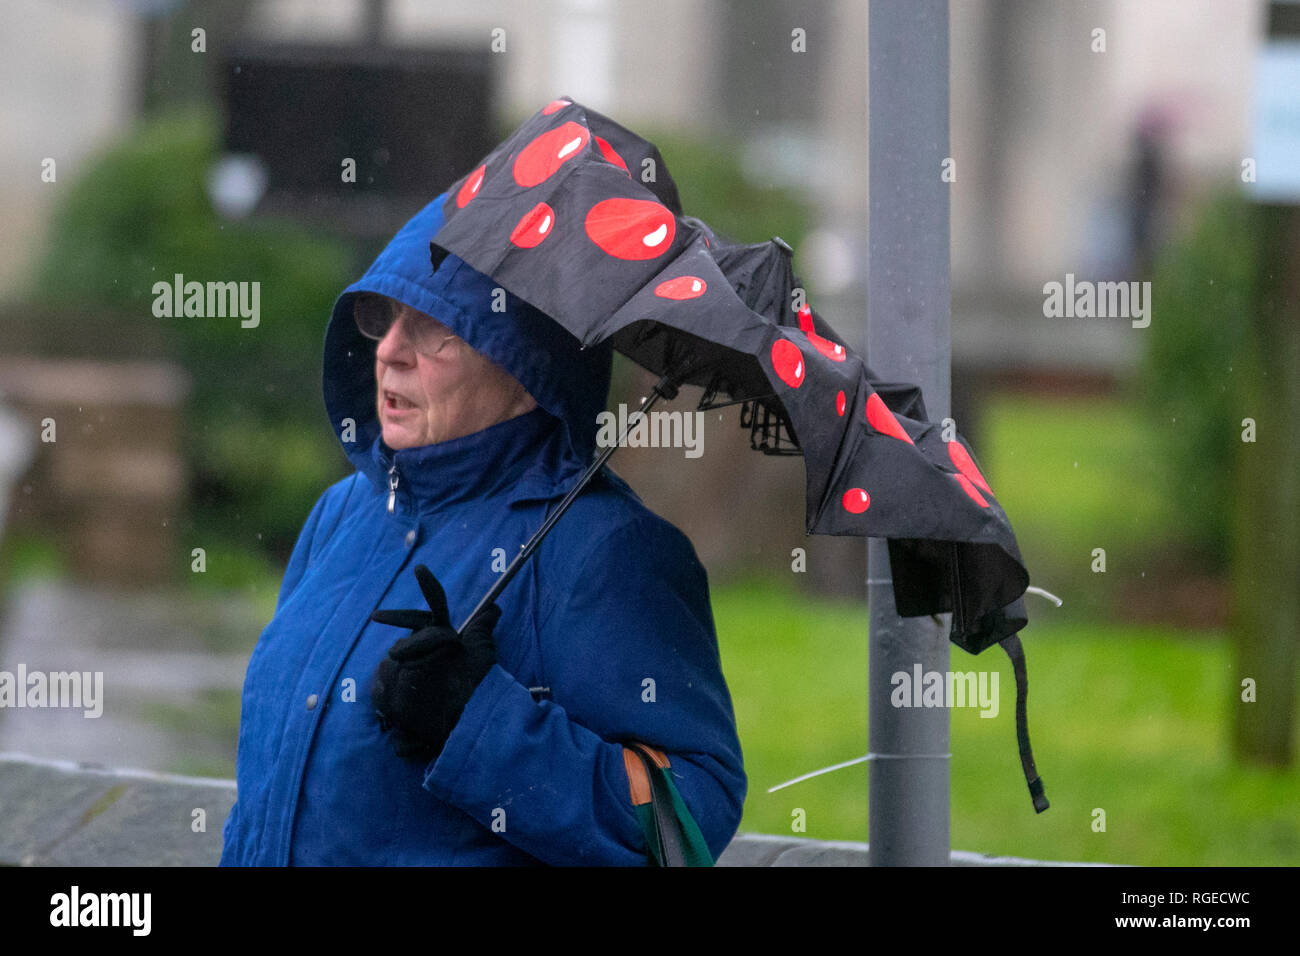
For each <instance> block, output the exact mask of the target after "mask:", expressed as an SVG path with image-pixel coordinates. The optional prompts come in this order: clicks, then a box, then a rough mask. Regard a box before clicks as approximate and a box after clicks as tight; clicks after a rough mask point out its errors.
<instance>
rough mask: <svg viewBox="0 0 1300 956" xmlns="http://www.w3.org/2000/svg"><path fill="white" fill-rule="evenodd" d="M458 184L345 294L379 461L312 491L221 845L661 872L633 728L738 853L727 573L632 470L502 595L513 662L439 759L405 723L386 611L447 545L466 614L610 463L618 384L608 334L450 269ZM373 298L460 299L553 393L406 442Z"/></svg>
mask: <svg viewBox="0 0 1300 956" xmlns="http://www.w3.org/2000/svg"><path fill="white" fill-rule="evenodd" d="M444 200H445V196H440V197H438V198H437V199H435V200H434V201H433V202H431V203H430V204H429V205H428V206H426V207H425V208H424V209H423V210H422V211H421V212H420V213H419V214H417V215H416V216H415V217H414V218H413V219H412V220H411V221H410V222H409V223H407V225H406V226H405V227H403V229H402V230H401V231H400V232H399V233H398V234H397V235H396V236H395V237H394V239H393V240H392V242H391V243H390V244H389V245H388V246H387V247H386V248H385V249H384V251H383V252H382V253H381V254H380V255H379V257H378V258H377V259H376V260H375V262H374V264H373V265H372V266H371V267H370V269H369V271H367V272H366V274H365V275H364V276H363V277H362V278H361V279H360V280H359V281H358V282H356V283H354V284H353V285H351V286H349V287H348V288H347V289H346V290H345V291H344V292H343V294H342V295H341V296H340V297H339V299H338V301H337V303H336V304H335V307H334V312H333V315H332V317H331V319H330V323H329V327H328V330H327V332H326V336H325V356H324V395H325V406H326V410H327V412H328V414H329V417H330V421H331V422H332V424H333V426H334V429H335V432H336V434H338V436H339V440H340V442H341V443H342V445H343V448H344V450H345V452H346V454H347V456H348V458H349V459H350V460H351V461H352V463H353V464H354V465H355V466H356V471H355V473H354V474H352V475H351V476H350V477H348V478H345V479H344V480H342V481H340V482H338V483H337V484H335V485H333V486H332V487H330V488H329V489H327V490H326V491H325V493H324V494H323V495H322V496H321V498H320V500H319V501H317V502H316V505H315V507H313V508H312V510H311V514H310V515H309V516H308V518H307V522H306V524H305V525H304V527H303V529H302V533H301V535H300V536H299V538H298V542H297V545H296V546H295V548H294V551H293V555H292V557H291V558H290V561H289V564H288V567H287V569H286V570H285V574H284V581H283V584H282V586H281V589H280V595H279V600H278V603H277V606H276V611H275V616H274V617H273V618H272V620H271V622H270V623H269V624H268V625H267V627H266V629H265V631H263V633H262V635H261V637H260V639H259V640H258V643H257V646H256V647H255V648H254V650H253V653H252V656H251V657H250V659H249V662H248V671H247V675H246V677H245V681H244V690H243V700H242V713H241V717H240V727H239V751H238V764H237V782H238V787H239V790H238V801H237V803H236V804H235V807H234V808H233V810H232V811H231V813H230V816H229V817H228V819H227V820H226V824H225V829H224V849H223V853H222V858H221V863H222V865H223V866H229V865H269V866H284V865H330V864H343V865H385V864H415V865H442V864H468V865H542V864H551V865H643V864H645V862H646V847H645V841H644V839H643V836H642V831H641V828H640V825H639V823H638V820H637V816H636V813H635V811H634V809H633V806H632V802H631V796H630V792H629V785H628V778H627V772H626V770H625V767H624V762H623V748H622V745H621V743H620V741H625V740H631V739H635V740H640V741H643V742H645V743H648V744H651V745H652V746H655V747H658V748H660V749H662V750H664V751H666V752H667V754H668V756H669V759H670V761H671V764H672V770H671V772H672V773H673V775H674V782H675V783H676V786H677V789H678V791H679V792H680V794H681V796H682V799H683V800H684V801H685V803H686V806H687V807H688V808H689V810H690V811H691V813H692V815H693V816H694V817H695V820H696V822H697V823H698V824H699V827H700V830H701V831H702V833H703V835H704V838H705V840H706V842H707V843H708V845H709V849H710V850H711V852H712V853H713V855H714V858H715V859H716V858H717V856H718V854H720V853H721V852H722V850H723V848H725V847H726V845H727V843H728V842H729V841H730V840H731V838H732V836H733V835H734V834H735V832H736V828H737V826H738V825H739V822H740V815H741V806H742V804H743V802H744V797H745V790H746V779H745V774H744V769H743V765H742V761H741V751H740V742H739V740H738V738H737V735H736V725H735V718H734V715H733V712H732V706H731V699H730V696H729V694H728V691H727V686H726V683H725V682H724V680H723V676H722V669H721V663H720V660H719V655H718V647H717V640H716V636H715V634H714V629H713V620H712V614H711V610H710V606H709V595H708V583H707V580H706V576H705V571H704V568H703V567H702V566H701V564H700V562H699V560H698V558H697V557H696V554H695V551H694V549H693V548H692V546H691V544H690V542H689V540H688V539H687V538H686V537H685V535H683V534H682V533H681V532H680V531H679V530H678V529H677V528H675V527H674V526H672V525H671V524H669V523H668V522H666V521H664V520H663V519H662V518H660V517H658V516H657V515H655V514H654V513H653V512H651V511H650V510H649V509H647V508H646V507H645V506H644V505H643V504H642V503H641V501H640V499H639V498H638V497H637V496H636V494H635V493H634V492H633V491H632V490H631V489H630V488H629V487H628V486H627V485H626V484H625V483H624V482H623V481H622V480H621V479H619V478H618V477H617V476H616V475H614V474H613V473H612V472H611V471H609V470H608V469H604V470H603V471H602V472H601V474H600V475H598V476H597V478H596V479H594V480H593V482H592V484H591V485H590V486H589V487H588V488H587V489H586V490H585V491H584V492H583V493H582V494H581V495H580V496H579V497H578V499H577V500H576V501H575V503H574V505H573V506H572V508H571V509H570V511H569V512H568V513H567V514H565V515H564V517H563V518H561V520H560V521H559V522H558V523H557V524H556V526H555V528H554V529H553V530H552V532H551V533H550V535H549V536H548V537H547V538H546V539H545V541H544V542H543V544H542V545H541V547H540V548H539V549H538V551H537V553H535V554H534V555H533V557H532V559H531V560H530V561H529V562H528V564H527V565H526V566H525V567H524V568H523V570H522V571H521V572H520V573H519V575H518V576H517V577H516V578H515V579H514V580H513V581H512V582H511V583H510V585H509V586H508V587H507V588H506V590H505V591H504V592H503V594H502V596H501V598H500V599H499V600H498V602H497V603H498V604H499V605H500V607H501V609H502V616H501V619H500V622H499V623H498V625H497V627H496V630H495V632H494V637H495V640H496V647H497V663H496V664H495V665H493V667H492V669H491V670H490V671H489V673H488V675H487V677H486V678H485V679H484V680H483V681H482V683H481V684H480V685H479V686H478V688H477V689H476V690H475V691H474V694H473V696H472V698H471V699H470V701H469V703H468V705H467V706H466V708H465V710H464V713H463V714H462V716H461V718H460V722H459V723H458V724H457V725H456V727H455V729H454V731H453V732H452V734H451V736H450V738H449V739H448V741H447V744H446V746H445V747H444V749H443V751H442V753H441V754H440V755H439V756H438V758H437V759H436V760H434V761H433V762H432V763H429V764H428V765H426V766H419V765H415V764H412V763H411V762H409V761H406V760H403V759H401V758H399V757H397V756H396V755H395V754H394V752H393V749H392V747H391V745H390V742H389V740H388V739H387V738H386V737H385V736H384V735H382V734H381V732H380V729H379V724H378V721H377V719H376V716H375V713H374V711H373V709H372V707H371V704H370V685H371V681H372V679H373V676H374V674H375V671H376V669H377V668H378V666H379V663H380V661H381V660H382V659H383V658H384V656H385V655H386V653H387V651H388V649H389V647H391V646H392V645H393V643H394V642H395V641H397V640H398V639H399V638H401V637H403V636H405V635H406V634H407V633H409V632H407V631H403V630H400V629H398V628H394V627H391V626H387V625H382V624H376V623H374V622H372V621H371V620H370V614H371V612H373V611H375V610H376V609H379V608H423V607H425V606H426V605H425V603H424V599H423V596H422V595H421V592H420V589H419V586H418V584H417V582H416V579H415V575H414V573H413V569H414V567H415V566H416V565H417V564H426V565H428V566H429V568H430V569H431V570H432V571H433V572H434V574H435V575H436V576H437V577H438V579H439V580H440V582H441V583H442V585H443V588H444V589H445V591H446V594H447V601H448V606H449V608H450V610H451V617H452V623H453V625H457V624H459V623H460V622H461V620H463V618H464V617H465V615H467V614H468V613H469V611H470V610H471V609H472V608H473V607H474V605H475V604H476V603H477V601H478V599H479V598H480V597H481V596H482V594H483V593H484V592H485V591H486V590H487V589H488V588H489V587H490V586H491V584H492V582H493V580H494V579H495V577H496V575H497V574H498V573H499V572H500V570H501V569H502V568H503V566H504V564H505V563H506V562H508V561H509V559H510V558H512V557H513V556H514V554H515V553H517V552H518V549H519V547H520V545H521V544H523V542H524V541H526V540H527V539H528V537H529V536H530V535H531V534H532V532H533V531H534V530H536V529H537V527H538V526H539V525H540V524H541V523H542V522H543V520H544V519H545V517H546V515H547V514H548V513H549V512H550V510H551V509H553V508H554V506H555V505H556V504H557V503H558V501H559V499H560V498H561V497H562V496H563V495H564V493H565V492H566V491H567V490H568V488H569V487H571V486H572V484H573V482H574V481H575V479H576V478H577V477H578V475H579V474H580V473H581V472H582V470H583V468H584V467H585V466H586V464H587V463H588V462H590V461H591V458H592V455H593V452H594V449H595V436H596V416H597V414H598V412H600V411H601V410H603V409H604V406H605V401H606V396H607V392H608V389H609V378H610V365H611V353H610V351H609V349H608V347H599V348H596V347H593V348H588V349H585V350H584V349H580V348H579V346H578V342H577V340H576V339H574V338H573V337H572V336H570V335H569V334H568V333H566V332H565V331H563V330H562V329H561V328H560V327H559V325H558V324H556V323H555V322H554V321H552V320H551V319H550V318H548V317H547V316H545V315H543V314H542V313H540V312H538V311H537V310H535V309H533V308H532V307H530V306H528V305H527V304H526V303H524V302H522V301H521V300H518V299H516V298H514V297H513V296H510V295H508V294H507V295H505V298H504V305H505V308H504V311H501V304H502V299H501V296H502V294H503V293H502V291H501V290H498V289H496V287H495V286H494V284H493V283H492V282H491V281H490V280H489V279H488V278H487V277H485V276H484V275H482V274H481V273H478V272H476V271H474V270H472V269H471V268H470V267H469V266H467V265H466V264H465V263H464V262H462V261H461V260H460V259H458V258H456V257H455V256H448V257H447V258H446V259H444V260H443V261H442V263H441V264H440V265H439V267H438V268H437V270H436V272H435V271H433V270H432V269H431V266H430V258H429V240H430V238H431V237H432V236H433V235H434V233H435V232H437V230H438V228H439V226H440V225H441V224H442V218H443V217H442V205H443V202H444ZM360 292H375V293H380V294H383V295H386V296H389V297H391V298H394V299H396V300H398V301H400V302H403V303H405V304H407V305H408V306H411V307H412V308H414V309H417V310H419V311H421V312H424V313H427V314H429V315H432V316H434V317H435V318H437V319H438V320H439V321H441V322H442V323H443V324H445V325H446V326H448V327H449V328H450V329H451V330H452V331H453V332H454V333H455V334H456V335H458V336H460V337H461V338H462V339H464V340H465V342H467V343H468V344H469V345H470V346H471V347H473V348H474V349H476V350H477V351H479V352H480V353H482V354H483V355H485V356H487V357H488V358H490V359H491V360H492V361H494V362H495V363H496V364H498V365H499V366H501V367H502V368H504V369H505V370H506V371H508V372H509V373H510V374H511V375H513V376H514V377H515V378H516V379H517V380H518V381H519V382H520V383H521V384H523V386H524V387H525V388H526V389H527V390H528V392H529V394H531V395H532V396H533V398H535V399H536V401H537V405H538V407H537V408H536V409H534V410H533V411H531V412H528V413H526V414H523V415H520V416H518V417H516V418H512V419H509V420H508V421H505V422H501V423H499V424H496V425H493V426H491V427H489V428H486V429H484V430H482V431H479V432H475V433H473V434H470V435H465V436H463V437H461V438H457V439H453V440H451V441H446V442H441V443H438V444H434V445H427V446H424V447H420V448H408V449H402V450H400V451H397V452H393V451H392V450H391V449H389V448H388V447H387V446H386V445H385V444H384V443H383V442H382V440H381V434H380V431H381V430H380V424H379V421H378V419H377V416H376V407H375V406H376V383H375V374H374V372H375V369H374V363H375V347H374V343H373V342H371V341H369V340H367V339H366V338H364V337H363V336H362V335H361V334H360V332H359V331H358V330H357V328H356V325H355V323H354V322H353V320H352V300H353V297H354V295H355V294H357V293H360ZM394 483H395V495H394V500H393V510H392V511H391V513H390V511H389V507H388V504H389V497H390V488H391V487H392V484H394ZM541 687H544V688H549V692H548V693H546V692H538V693H537V694H534V693H532V692H530V688H541Z"/></svg>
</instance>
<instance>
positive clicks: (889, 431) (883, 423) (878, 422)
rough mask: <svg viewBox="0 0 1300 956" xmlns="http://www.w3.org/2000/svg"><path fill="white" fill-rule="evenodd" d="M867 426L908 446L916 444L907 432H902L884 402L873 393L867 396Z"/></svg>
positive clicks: (901, 427)
mask: <svg viewBox="0 0 1300 956" xmlns="http://www.w3.org/2000/svg"><path fill="white" fill-rule="evenodd" d="M867 424H869V425H870V426H871V427H872V428H874V429H875V430H876V431H878V432H880V433H881V434H882V435H889V436H890V437H892V438H897V439H898V440H899V441H905V442H907V443H908V444H909V445H914V444H916V443H915V442H913V441H912V439H911V438H910V437H909V436H908V434H907V432H905V431H903V426H902V425H900V424H898V419H897V418H895V417H894V413H893V412H891V411H890V410H889V409H888V408H887V407H886V406H885V402H884V400H883V399H882V398H881V397H880V396H879V395H878V394H876V393H875V392H872V393H871V394H870V395H868V396H867Z"/></svg>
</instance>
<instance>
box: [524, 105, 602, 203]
mask: <svg viewBox="0 0 1300 956" xmlns="http://www.w3.org/2000/svg"><path fill="white" fill-rule="evenodd" d="M590 139H591V133H590V132H589V131H588V130H587V128H586V127H585V126H581V125H579V124H578V123H574V122H572V121H570V122H568V123H565V124H564V125H563V126H557V127H555V129H552V130H547V131H546V132H545V133H542V134H541V135H540V136H538V137H537V138H536V139H534V140H533V141H532V142H531V143H529V144H528V145H527V146H525V147H524V148H523V149H521V150H520V151H519V155H518V156H517V157H515V167H514V174H515V182H517V183H518V184H519V185H520V186H523V187H524V188H525V189H528V188H529V187H531V186H536V185H537V184H538V183H544V182H546V180H548V179H550V178H551V176H553V175H555V171H556V170H557V169H559V168H560V167H561V166H563V165H564V164H565V163H566V162H568V161H569V160H571V159H573V157H575V156H577V155H579V154H580V153H581V152H582V148H583V147H584V146H586V145H587V141H588V140H590Z"/></svg>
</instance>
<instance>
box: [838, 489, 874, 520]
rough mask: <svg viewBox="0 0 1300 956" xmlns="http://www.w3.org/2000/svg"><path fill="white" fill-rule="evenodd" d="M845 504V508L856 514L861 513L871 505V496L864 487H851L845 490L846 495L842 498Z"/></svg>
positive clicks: (841, 501)
mask: <svg viewBox="0 0 1300 956" xmlns="http://www.w3.org/2000/svg"><path fill="white" fill-rule="evenodd" d="M840 503H841V504H842V505H844V510H845V511H848V512H851V513H852V514H855V515H860V514H862V512H864V511H866V510H867V509H868V508H870V507H871V496H870V495H869V494H867V493H866V491H865V490H864V489H862V488H850V489H849V490H848V491H846V492H844V497H843V498H841V499H840Z"/></svg>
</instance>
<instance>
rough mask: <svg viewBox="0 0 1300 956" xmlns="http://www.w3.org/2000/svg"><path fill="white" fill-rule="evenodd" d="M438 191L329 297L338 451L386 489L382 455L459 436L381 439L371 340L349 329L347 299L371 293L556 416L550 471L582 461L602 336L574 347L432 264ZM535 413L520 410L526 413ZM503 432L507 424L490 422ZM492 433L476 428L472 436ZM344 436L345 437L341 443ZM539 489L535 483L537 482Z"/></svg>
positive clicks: (329, 378)
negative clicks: (404, 445)
mask: <svg viewBox="0 0 1300 956" xmlns="http://www.w3.org/2000/svg"><path fill="white" fill-rule="evenodd" d="M445 199H446V194H445V193H444V194H443V195H441V196H439V197H437V198H436V199H434V200H433V201H432V202H430V203H429V204H428V205H427V206H425V207H424V208H423V209H422V210H420V212H419V213H417V214H416V215H415V216H414V217H413V218H412V219H411V220H410V221H409V222H408V223H407V224H406V225H405V226H403V227H402V229H401V230H400V231H399V232H398V233H397V235H396V236H394V237H393V239H392V241H391V242H389V243H388V245H387V246H386V247H385V248H384V250H383V251H382V252H381V253H380V254H379V256H378V257H377V258H376V259H375V261H374V263H373V264H372V265H371V266H370V268H369V269H367V270H366V273H365V275H363V276H362V277H361V278H360V279H358V280H357V281H356V282H354V283H353V284H352V285H350V286H348V287H347V288H346V289H345V290H344V291H343V293H342V294H341V295H340V296H339V298H338V300H337V301H336V302H335V304H334V311H333V314H332V315H331V317H330V321H329V327H328V329H327V330H326V334H325V356H324V363H323V364H324V371H323V389H324V397H325V408H326V411H327V412H328V414H329V417H330V423H331V424H332V425H333V426H334V433H335V435H337V436H338V438H339V442H340V444H341V445H342V447H343V450H344V452H345V453H346V454H347V456H348V458H349V459H350V460H351V461H352V463H353V464H354V465H355V466H356V467H357V468H358V470H360V471H362V472H363V473H365V474H366V475H367V476H369V477H370V478H371V479H372V481H373V482H374V483H375V484H376V486H377V487H379V488H381V489H383V488H386V487H387V477H386V475H385V474H384V471H385V469H384V467H383V462H384V461H385V460H386V459H387V460H395V461H397V462H398V464H399V466H400V464H401V462H402V461H403V460H406V461H410V462H418V461H420V460H422V457H427V456H424V455H422V453H424V452H427V451H428V450H431V449H441V448H442V447H443V446H444V445H445V446H451V445H453V444H454V443H456V442H465V440H466V439H471V440H470V441H469V442H468V445H469V446H476V445H479V444H481V440H479V439H473V437H472V436H466V439H453V440H452V441H451V442H444V443H441V445H430V446H425V448H424V449H402V450H401V451H398V452H397V453H396V454H395V456H394V453H393V452H392V451H391V450H390V449H388V447H387V446H386V445H384V444H383V442H382V441H381V437H382V434H381V433H382V430H381V427H380V423H379V418H378V412H377V409H376V408H375V388H376V383H375V343H374V342H373V341H371V340H370V339H367V338H366V337H365V336H363V335H362V334H361V332H360V331H359V330H358V329H357V327H356V323H355V322H354V321H353V318H352V301H353V298H354V297H355V296H356V295H357V294H358V293H362V292H375V293H379V294H381V295H386V296H388V297H390V298H393V299H396V300H397V301H399V302H403V303H405V304H406V305H408V306H410V307H411V308H413V309H417V310H419V311H420V312H424V313H426V314H428V315H431V316H433V317H434V318H436V319H437V320H438V321H439V322H441V323H443V324H444V325H446V326H447V327H448V328H450V329H451V330H452V331H453V332H454V333H455V334H456V335H458V336H459V337H460V338H461V339H463V340H464V341H465V342H466V343H467V344H468V345H469V346H470V347H471V348H473V349H475V350H476V351H478V352H480V353H482V354H483V355H484V356H486V357H487V358H489V359H491V360H492V361H493V362H495V363H496V364H497V365H499V366H501V367H502V368H503V369H505V370H506V371H507V372H509V373H510V374H511V375H512V376H514V378H515V379H516V380H518V381H519V383H520V384H522V385H523V386H524V388H526V389H527V390H528V393H529V394H530V395H532V397H533V398H534V399H536V401H537V404H538V406H539V408H540V409H542V410H543V411H544V412H545V413H546V414H547V415H549V416H551V417H552V418H554V419H557V420H558V427H559V429H560V433H561V434H560V439H559V441H558V442H557V443H555V447H552V448H551V449H549V455H548V457H550V458H551V459H554V458H557V457H558V458H560V459H563V460H562V461H555V460H551V461H549V462H548V463H547V467H546V469H545V470H546V471H547V472H548V473H551V474H555V473H557V472H560V471H562V472H564V474H566V475H567V474H568V473H569V472H570V471H572V470H574V469H580V468H583V467H585V466H586V465H587V464H588V463H589V462H590V460H591V458H592V455H593V453H594V451H595V447H596V432H597V422H596V416H597V415H598V414H599V413H600V412H601V411H602V410H604V408H605V402H606V399H607V397H608V393H609V382H610V370H611V362H612V350H611V348H610V346H609V345H608V344H607V343H602V344H601V345H599V346H591V347H588V348H586V349H583V348H581V346H580V344H579V342H578V340H577V339H576V338H574V337H573V336H572V335H570V334H569V333H568V332H566V331H565V330H564V329H563V328H561V327H560V325H559V324H558V323H556V322H555V321H554V320H553V319H551V318H550V317H549V316H547V315H545V314H544V313H542V312H539V311H538V310H537V309H534V308H533V307H532V306H530V305H529V304H528V303H526V302H524V301H523V300H522V299H519V298H517V297H515V296H513V295H511V294H510V293H508V292H507V291H506V290H505V289H503V288H500V287H499V286H498V285H497V284H496V283H495V282H493V281H492V280H491V279H489V278H488V277H487V276H485V275H483V274H482V273H481V272H477V271H475V270H474V269H472V268H470V267H469V266H468V265H466V264H465V262H464V261H463V260H461V259H459V258H457V257H456V256H452V255H448V256H446V257H445V258H444V259H442V261H441V262H440V263H439V264H438V267H437V269H436V270H435V269H434V268H433V267H432V264H431V260H430V252H429V242H430V240H431V239H432V238H433V235H434V234H435V233H436V232H437V231H438V229H439V228H441V226H442V223H443V215H442V207H443V203H444V201H445ZM533 414H534V413H531V412H530V413H529V415H530V416H531V415H533ZM495 431H496V432H498V433H501V434H502V435H503V436H504V435H505V434H506V433H507V432H509V431H510V429H500V428H496V429H495ZM490 432H493V429H485V430H484V431H483V432H479V433H476V434H477V435H478V436H480V438H481V437H482V436H486V435H488V433H490ZM349 439H351V440H349ZM537 490H539V491H544V489H537Z"/></svg>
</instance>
